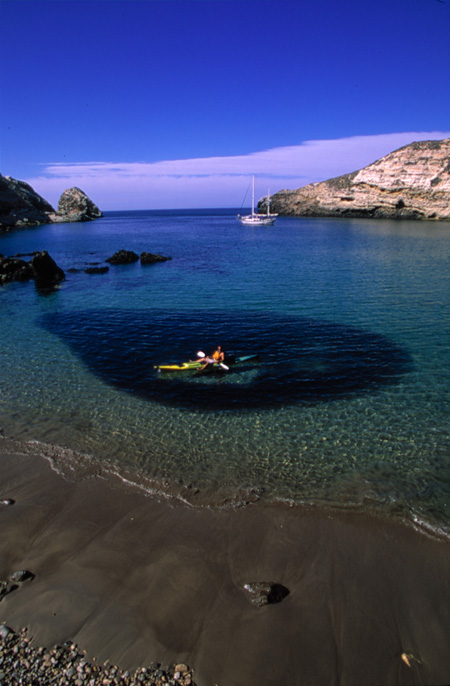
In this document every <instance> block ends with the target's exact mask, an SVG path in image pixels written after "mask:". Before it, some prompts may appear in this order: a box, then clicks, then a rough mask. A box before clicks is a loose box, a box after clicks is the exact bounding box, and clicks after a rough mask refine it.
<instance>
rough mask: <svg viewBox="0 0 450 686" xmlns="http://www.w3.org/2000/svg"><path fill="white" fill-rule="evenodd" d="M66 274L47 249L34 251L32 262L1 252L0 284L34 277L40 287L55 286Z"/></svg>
mask: <svg viewBox="0 0 450 686" xmlns="http://www.w3.org/2000/svg"><path fill="white" fill-rule="evenodd" d="M65 278H66V275H65V274H64V271H63V270H62V269H61V267H58V265H57V264H56V262H55V260H54V259H53V258H52V257H51V256H50V255H49V254H48V252H47V251H46V250H42V251H41V252H35V253H33V256H32V259H31V260H30V262H26V261H25V260H23V259H22V256H16V257H4V256H3V255H1V254H0V285H1V284H5V283H8V282H10V281H29V280H30V279H34V281H35V283H36V286H37V287H38V288H53V287H54V286H56V285H57V284H58V283H60V282H61V281H64V279H65Z"/></svg>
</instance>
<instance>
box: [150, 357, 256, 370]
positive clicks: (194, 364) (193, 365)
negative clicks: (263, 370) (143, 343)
mask: <svg viewBox="0 0 450 686" xmlns="http://www.w3.org/2000/svg"><path fill="white" fill-rule="evenodd" d="M258 357H259V353H256V354H254V355H244V356H242V357H234V356H230V357H227V358H226V360H225V363H226V364H227V365H236V364H242V363H243V362H249V361H250V360H256V359H257V358H258ZM204 364H205V362H204V360H203V359H200V360H193V361H189V362H182V363H181V364H158V365H155V366H154V369H157V370H158V371H160V372H186V371H196V370H199V369H202V367H203V366H204ZM207 368H208V369H222V367H221V364H220V362H213V363H211V364H209V365H208V366H207Z"/></svg>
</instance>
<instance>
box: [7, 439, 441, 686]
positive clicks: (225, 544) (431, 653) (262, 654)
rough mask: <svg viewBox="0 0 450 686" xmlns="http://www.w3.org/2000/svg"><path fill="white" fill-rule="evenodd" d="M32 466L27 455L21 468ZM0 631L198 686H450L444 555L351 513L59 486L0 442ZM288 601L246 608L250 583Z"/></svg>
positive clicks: (93, 485) (424, 540)
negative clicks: (27, 576) (279, 592)
mask: <svg viewBox="0 0 450 686" xmlns="http://www.w3.org/2000/svg"><path fill="white" fill-rule="evenodd" d="M33 452H34V453H35V454H33ZM0 465H1V475H2V478H1V489H0V500H6V499H11V500H13V501H14V503H13V504H11V505H6V504H5V505H1V506H0V526H1V537H0V552H1V555H0V580H7V579H9V578H10V576H11V574H13V573H14V572H15V571H17V570H27V571H29V572H31V574H33V575H34V578H33V579H32V580H28V581H24V582H23V583H20V584H19V585H18V586H19V587H18V588H17V589H16V590H14V591H13V592H11V593H9V594H8V595H6V596H4V597H3V598H2V600H1V602H0V623H4V624H6V625H8V626H10V627H13V628H15V629H16V630H18V629H20V628H22V627H26V628H27V630H28V635H29V636H31V637H32V638H33V644H35V645H39V646H52V645H54V644H63V643H64V642H66V641H73V642H75V643H76V644H77V645H78V646H79V648H80V649H82V650H85V651H86V653H87V657H88V658H89V659H92V658H95V659H96V660H97V661H99V662H104V661H105V660H110V661H111V662H113V663H115V664H117V665H119V666H120V667H121V668H123V669H134V668H136V667H137V666H144V665H146V664H149V663H151V662H156V661H158V662H160V663H162V664H174V663H177V662H182V663H185V664H187V665H189V666H190V667H192V668H193V669H194V678H195V682H196V683H197V684H199V686H213V685H215V684H217V685H219V686H252V685H253V684H263V685H264V686H279V685H280V684H288V683H289V684H299V685H300V684H302V685H303V684H315V685H317V686H321V685H322V684H323V685H329V684H348V685H350V686H351V685H355V686H361V685H367V686H369V685H373V686H381V685H384V684H427V685H428V686H433V685H438V684H447V683H449V682H450V651H449V650H448V644H449V637H450V602H449V601H450V545H449V543H448V542H446V541H439V540H433V539H431V538H430V537H428V536H427V535H425V534H423V533H419V532H417V531H414V530H413V529H412V528H409V527H406V526H404V525H402V524H401V523H394V522H385V521H382V520H379V519H375V518H371V517H368V516H366V515H362V514H357V513H336V512H331V511H325V510H323V509H320V510H319V509H315V508H309V509H307V508H304V507H291V508H288V507H286V506H267V505H265V506H261V505H260V504H256V505H252V506H249V507H246V508H240V509H238V510H235V511H224V510H210V509H207V508H193V507H187V506H185V505H182V504H178V503H174V502H166V501H163V500H162V499H159V500H158V499H155V498H152V497H149V496H145V495H143V494H142V493H139V492H137V491H136V490H133V489H131V488H127V487H124V486H123V485H122V484H120V483H119V481H117V482H116V481H114V480H106V479H104V478H98V477H92V476H91V477H90V478H88V479H85V480H81V481H76V482H69V481H67V480H65V479H63V478H62V477H61V476H60V475H58V474H57V473H55V472H54V471H53V470H52V469H51V467H50V465H49V464H48V462H47V461H46V460H44V459H42V458H41V457H40V456H39V453H38V450H37V448H36V450H35V451H33V450H32V449H31V448H30V445H29V444H28V445H27V448H26V450H25V449H24V448H23V446H21V444H20V443H16V442H14V441H11V440H8V439H1V440H0ZM255 582H271V583H276V584H280V585H282V586H283V587H285V588H286V589H288V591H289V594H288V595H287V596H286V597H284V599H283V600H282V601H281V602H278V603H273V604H267V605H264V606H261V607H258V606H256V605H255V604H253V603H252V602H251V599H250V597H249V593H248V592H247V591H246V590H245V588H244V586H245V585H246V584H252V583H255Z"/></svg>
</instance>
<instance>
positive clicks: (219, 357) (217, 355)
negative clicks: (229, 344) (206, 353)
mask: <svg viewBox="0 0 450 686" xmlns="http://www.w3.org/2000/svg"><path fill="white" fill-rule="evenodd" d="M212 356H213V359H214V360H215V361H216V362H223V361H224V360H225V353H224V352H223V350H222V347H221V346H220V345H218V346H217V350H215V351H214V352H213V354H212Z"/></svg>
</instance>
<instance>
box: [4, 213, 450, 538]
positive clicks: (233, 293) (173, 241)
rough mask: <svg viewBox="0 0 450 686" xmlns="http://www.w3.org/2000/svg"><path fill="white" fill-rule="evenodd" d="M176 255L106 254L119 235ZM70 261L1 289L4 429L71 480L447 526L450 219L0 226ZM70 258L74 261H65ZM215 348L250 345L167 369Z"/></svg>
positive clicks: (222, 502) (7, 244) (220, 216)
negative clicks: (57, 270)
mask: <svg viewBox="0 0 450 686" xmlns="http://www.w3.org/2000/svg"><path fill="white" fill-rule="evenodd" d="M122 248H123V249H127V250H134V251H135V252H136V253H138V254H140V253H141V252H143V251H149V252H154V253H161V254H163V255H166V256H170V257H172V260H171V261H168V262H163V263H159V264H155V265H151V266H141V265H140V263H139V262H137V263H135V264H132V265H125V266H113V265H111V266H110V269H109V272H108V273H106V274H102V275H88V274H85V273H84V271H83V270H84V269H85V268H86V267H87V266H92V265H93V264H96V265H99V266H102V265H104V264H105V262H104V261H105V259H106V258H107V257H109V256H111V255H112V254H113V253H114V252H115V251H116V250H119V249H122ZM43 249H46V250H48V252H49V253H50V255H51V256H52V257H53V258H54V259H55V261H56V262H57V264H58V265H59V266H61V267H62V268H63V269H64V270H65V271H66V277H67V278H66V281H65V282H64V283H63V284H62V285H61V286H60V287H58V288H57V289H55V290H54V291H52V292H50V293H42V292H39V291H37V290H36V288H35V286H34V284H33V283H32V282H30V283H14V284H9V285H6V286H4V287H2V288H0V314H1V332H0V354H1V377H0V378H1V396H0V426H1V427H2V428H3V430H4V434H5V435H7V436H12V437H14V438H17V439H21V440H35V441H39V442H40V443H42V444H44V445H45V446H46V450H47V452H48V454H51V456H52V460H53V462H54V466H55V468H56V469H59V470H61V471H62V472H63V473H65V474H66V475H71V476H72V477H74V478H77V477H83V478H87V477H88V476H89V475H90V474H93V473H98V472H99V471H102V470H107V471H108V470H109V471H113V472H115V473H117V474H119V475H120V476H121V477H122V478H123V479H125V480H128V481H132V482H133V483H137V484H138V485H140V487H142V488H144V489H147V490H149V491H152V492H155V491H156V492H158V493H159V494H161V495H164V494H165V495H167V496H170V497H178V498H181V499H183V500H186V501H188V502H190V503H193V504H198V505H203V506H205V505H208V506H222V507H235V506H237V505H240V504H245V503H252V502H256V501H258V500H259V501H260V502H261V503H263V504H264V503H265V502H266V503H268V502H273V501H282V502H286V503H288V504H292V503H302V502H303V503H308V504H315V505H317V506H320V505H323V504H326V505H327V506H328V505H331V506H333V507H339V508H351V509H363V510H372V511H375V512H377V513H379V514H381V515H385V516H388V517H401V518H406V519H408V520H409V521H413V522H416V524H417V525H418V526H423V527H426V528H427V529H428V530H429V531H440V532H441V533H442V532H443V533H447V534H448V532H449V531H450V402H449V401H450V314H449V313H450V275H449V268H448V266H449V262H450V224H448V223H444V222H440V223H435V222H429V223H428V222H425V223H424V222H409V221H397V222H394V221H380V220H356V219H354V220H343V219H342V220H341V219H309V218H284V217H280V218H278V220H277V222H276V224H275V225H274V226H272V227H259V228H252V227H244V226H242V225H241V224H240V223H239V222H237V221H236V219H235V213H234V212H233V211H232V210H216V211H214V210H199V211H193V210H191V211H186V212H181V211H177V212H175V211H174V212H169V211H164V212H155V211H148V212H144V211H143V212H115V213H107V214H106V215H105V217H103V218H102V219H99V220H97V221H95V222H90V223H85V224H61V225H50V226H44V227H39V228H34V229H30V230H23V231H18V232H15V233H12V234H11V235H4V236H1V237H0V253H3V254H4V255H14V254H17V253H22V254H23V253H31V252H32V251H34V250H43ZM72 269H74V270H78V271H69V270H72ZM218 344H220V345H222V346H223V347H224V348H225V350H226V351H227V352H228V353H229V354H236V355H246V354H253V353H259V357H258V359H256V360H252V361H251V362H249V363H247V364H242V365H240V366H236V367H231V368H230V370H229V371H228V372H226V371H222V372H221V373H212V374H206V373H205V374H199V373H178V374H176V373H175V374H164V373H158V372H157V371H156V370H155V369H154V366H155V365H158V364H161V363H179V362H182V361H185V360H187V359H195V357H196V353H197V351H198V350H203V351H205V352H210V351H212V350H213V349H214V348H215V346H216V345H218Z"/></svg>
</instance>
